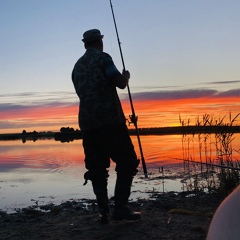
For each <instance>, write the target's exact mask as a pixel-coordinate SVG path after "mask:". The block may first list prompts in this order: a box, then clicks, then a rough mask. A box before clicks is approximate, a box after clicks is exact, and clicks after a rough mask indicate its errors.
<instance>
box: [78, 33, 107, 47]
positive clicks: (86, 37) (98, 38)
mask: <svg viewBox="0 0 240 240" xmlns="http://www.w3.org/2000/svg"><path fill="white" fill-rule="evenodd" d="M102 39H103V35H102V34H101V32H100V31H99V30H98V29H91V30H88V31H86V32H85V33H84V34H83V39H82V41H83V42H84V46H85V48H89V47H95V48H97V49H99V50H102V49H101V48H103V42H102Z"/></svg>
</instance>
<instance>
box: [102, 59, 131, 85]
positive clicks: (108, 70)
mask: <svg viewBox="0 0 240 240" xmlns="http://www.w3.org/2000/svg"><path fill="white" fill-rule="evenodd" d="M104 71H105V74H106V77H107V78H108V79H109V80H110V81H111V82H112V83H113V84H114V85H115V86H116V87H118V88H120V89H124V88H125V87H126V86H127V85H128V82H129V79H130V73H129V71H126V70H123V72H122V74H121V73H120V72H119V71H118V69H117V68H116V66H115V65H114V63H113V61H112V58H111V57H110V56H109V55H108V56H107V57H105V59H104Z"/></svg>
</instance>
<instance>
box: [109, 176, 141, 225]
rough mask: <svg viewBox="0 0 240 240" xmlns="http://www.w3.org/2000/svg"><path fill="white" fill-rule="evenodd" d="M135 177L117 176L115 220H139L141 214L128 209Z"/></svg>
mask: <svg viewBox="0 0 240 240" xmlns="http://www.w3.org/2000/svg"><path fill="white" fill-rule="evenodd" d="M132 180H133V176H131V175H130V176H126V175H120V174H118V175H117V181H116V186H115V207H114V212H113V219H114V220H123V219H126V220H138V219H140V218H141V213H140V212H133V211H132V210H130V209H129V208H128V198H129V196H130V194H131V185H132Z"/></svg>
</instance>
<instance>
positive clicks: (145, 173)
mask: <svg viewBox="0 0 240 240" xmlns="http://www.w3.org/2000/svg"><path fill="white" fill-rule="evenodd" d="M109 1H110V6H111V10H112V16H113V22H114V26H115V30H116V35H117V41H118V46H119V51H120V55H121V60H122V65H123V70H124V71H125V70H126V69H125V64H124V59H123V54H122V48H121V42H120V39H119V35H118V30H117V24H116V20H115V15H114V11H113V5H112V1H111V0H109ZM127 89H128V96H129V100H130V105H131V110H132V115H129V118H130V122H129V123H130V124H131V123H133V124H134V126H135V128H136V133H137V139H138V145H139V149H140V154H141V161H142V166H143V172H144V175H145V177H146V178H147V177H148V174H147V167H146V163H145V159H144V156H143V150H142V144H141V140H140V136H139V130H138V126H137V120H138V117H137V116H136V114H135V111H134V107H133V101H132V96H131V92H130V88H129V85H127Z"/></svg>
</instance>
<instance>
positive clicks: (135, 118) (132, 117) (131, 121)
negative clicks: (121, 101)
mask: <svg viewBox="0 0 240 240" xmlns="http://www.w3.org/2000/svg"><path fill="white" fill-rule="evenodd" d="M127 121H128V126H130V125H131V124H134V126H136V125H137V121H138V116H135V115H129V118H128V119H127Z"/></svg>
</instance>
